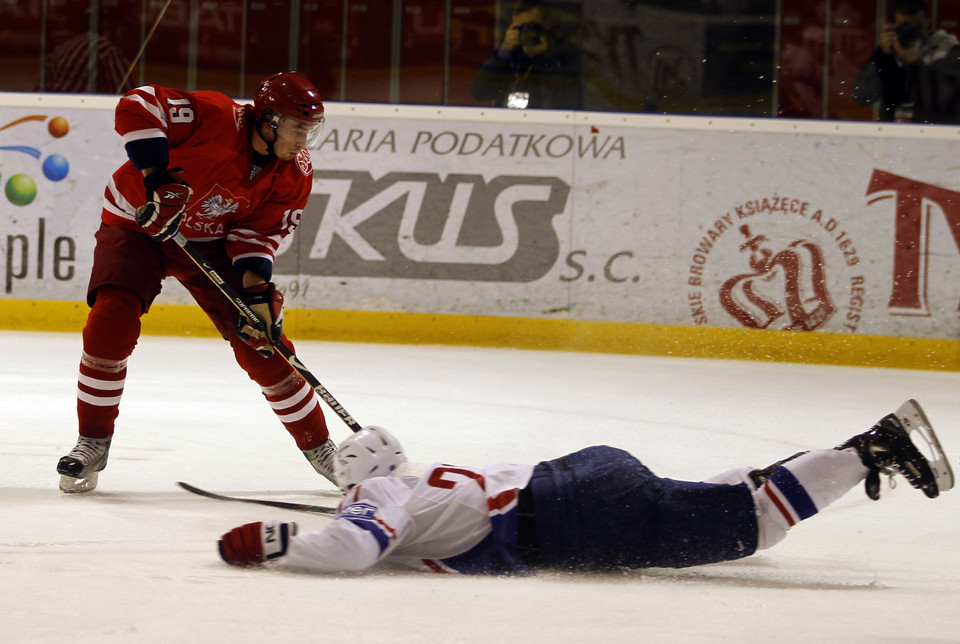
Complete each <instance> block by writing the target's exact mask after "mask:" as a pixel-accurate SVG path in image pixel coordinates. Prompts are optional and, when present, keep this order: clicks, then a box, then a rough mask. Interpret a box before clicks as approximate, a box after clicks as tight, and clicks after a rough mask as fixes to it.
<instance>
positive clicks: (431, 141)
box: [0, 103, 960, 338]
mask: <svg viewBox="0 0 960 644" xmlns="http://www.w3.org/2000/svg"><path fill="white" fill-rule="evenodd" d="M2 115H3V116H2V117H0V121H2V122H0V182H2V184H3V186H4V190H5V192H4V195H3V197H2V201H3V205H2V209H0V249H2V253H3V256H2V267H3V297H5V298H13V299H38V300H67V301H82V300H83V296H84V289H85V287H86V279H87V275H88V273H89V268H90V256H91V254H92V248H93V232H94V231H95V230H96V227H97V226H98V223H99V212H100V202H101V199H102V194H103V186H104V184H105V183H106V180H107V177H108V176H109V175H110V173H111V172H112V171H113V169H114V168H115V167H116V166H117V165H118V164H119V163H121V162H122V161H123V160H124V155H123V149H122V146H121V145H120V142H119V138H118V137H117V136H116V134H115V133H114V132H113V123H112V110H110V109H62V108H61V109H56V110H37V109H32V108H26V107H11V108H5V109H4V110H3V112H2ZM490 115H491V111H489V110H487V111H483V110H473V109H468V108H444V109H427V108H419V109H417V108H399V107H392V108H390V109H389V110H388V109H385V108H383V107H377V106H348V105H345V104H339V105H338V104H335V103H332V104H330V105H329V106H328V122H327V125H326V127H325V129H324V133H323V138H322V140H321V141H320V143H319V144H318V147H317V149H315V150H313V151H312V157H313V165H314V174H313V190H312V196H311V198H310V201H309V203H308V205H307V207H306V209H305V210H304V212H303V215H302V218H301V221H300V225H299V228H298V229H297V231H296V233H294V235H292V236H290V237H288V238H287V239H286V240H285V242H284V244H283V246H282V247H281V249H280V252H279V253H278V255H277V258H276V266H275V281H276V282H277V283H278V285H279V286H280V287H281V288H282V289H283V291H284V293H285V296H286V300H287V306H288V307H290V308H299V309H334V310H344V311H374V312H379V311H382V312H400V313H403V312H407V313H428V314H453V315H483V316H510V317H522V318H540V319H558V320H583V321H606V322H624V323H639V324H664V325H680V326H700V327H727V328H750V329H781V330H785V329H789V330H798V331H812V332H823V331H826V332H832V333H845V334H869V335H890V336H905V337H930V338H954V337H956V334H957V331H956V327H957V310H958V302H960V286H957V285H958V284H960V280H958V279H957V278H958V276H960V252H958V248H960V178H958V177H957V176H956V173H955V172H954V171H952V170H951V168H950V167H949V164H948V163H945V162H944V160H945V159H949V158H951V157H950V152H951V150H952V148H954V147H955V145H956V142H955V140H954V139H955V138H956V136H957V134H956V133H955V132H952V131H950V130H948V129H946V128H941V129H940V130H938V129H937V128H926V129H925V130H923V131H922V132H921V130H920V129H909V128H910V127H912V126H901V127H900V128H897V127H896V126H893V127H890V128H889V129H890V132H882V133H874V132H873V131H869V130H868V129H867V127H868V126H867V125H865V124H858V125H849V126H843V127H841V126H840V125H839V124H836V125H833V124H831V125H830V127H827V126H826V125H825V124H819V125H817V124H812V125H807V124H805V123H802V122H799V121H797V122H794V121H769V122H767V121H747V120H744V119H716V118H697V117H683V118H666V117H652V116H642V115H601V114H590V113H582V114H577V115H576V118H573V117H572V116H571V115H563V114H559V113H552V114H545V115H544V116H543V117H541V118H537V115H536V114H534V113H529V114H527V115H524V116H523V117H522V118H517V117H511V118H503V117H497V118H491V116H490ZM56 119H61V120H56ZM891 133H892V134H891ZM187 180H188V181H189V177H188V178H187ZM158 302H159V303H183V304H186V303H189V297H188V296H187V295H186V294H185V292H183V291H182V289H180V290H178V288H177V286H176V285H175V284H173V285H170V286H169V287H168V286H165V287H164V295H162V296H161V299H160V300H158Z"/></svg>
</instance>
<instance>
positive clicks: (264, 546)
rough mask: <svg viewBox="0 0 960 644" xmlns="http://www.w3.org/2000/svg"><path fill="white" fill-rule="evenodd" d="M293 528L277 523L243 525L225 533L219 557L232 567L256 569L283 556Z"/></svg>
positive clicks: (293, 526) (292, 525) (290, 524)
mask: <svg viewBox="0 0 960 644" xmlns="http://www.w3.org/2000/svg"><path fill="white" fill-rule="evenodd" d="M296 534H297V524H296V523H292V522H290V523H287V522H281V521H267V522H266V523H263V522H260V521H257V522H256V523H247V524H245V525H242V526H240V527H239V528H234V529H233V530H231V531H230V532H227V533H226V534H224V535H223V536H222V537H220V541H218V542H217V546H218V547H219V549H220V557H221V558H222V559H223V560H224V561H226V562H227V563H228V564H231V565H233V566H256V565H258V564H262V563H264V562H265V561H270V560H271V559H276V558H277V557H282V556H283V555H285V554H287V546H288V545H289V543H290V537H293V536H295V535H296Z"/></svg>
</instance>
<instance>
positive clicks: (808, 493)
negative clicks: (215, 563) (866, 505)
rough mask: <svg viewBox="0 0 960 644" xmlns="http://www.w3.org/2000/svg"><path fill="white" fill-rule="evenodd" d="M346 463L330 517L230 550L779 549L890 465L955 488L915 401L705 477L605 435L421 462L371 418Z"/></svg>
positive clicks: (433, 564)
mask: <svg viewBox="0 0 960 644" xmlns="http://www.w3.org/2000/svg"><path fill="white" fill-rule="evenodd" d="M914 441H916V443H915V442H914ZM918 445H920V446H925V447H927V448H928V454H930V457H929V459H928V458H927V457H925V456H924V455H923V454H922V453H921V451H920V449H918ZM335 467H336V475H337V480H338V481H339V482H340V486H341V488H342V489H343V490H344V491H345V492H346V496H345V498H344V499H343V501H342V502H341V504H340V507H339V508H338V512H337V515H336V517H335V519H334V520H333V522H332V523H330V524H329V525H328V526H327V527H326V528H325V529H323V530H321V531H318V532H311V533H308V534H303V535H297V525H296V524H295V523H292V522H279V521H271V522H265V523H264V522H257V523H248V524H246V525H243V526H240V527H238V528H234V529H233V530H231V531H230V532H227V533H226V534H224V535H223V536H222V538H221V539H220V541H219V548H220V555H221V557H222V558H223V559H224V560H225V561H226V562H227V563H230V564H235V565H240V566H249V565H257V564H264V563H266V564H268V565H269V566H271V567H278V568H284V569H294V570H306V571H314V572H341V571H360V570H364V569H366V568H369V567H371V566H373V565H374V564H376V563H378V562H380V561H389V562H394V563H399V564H404V565H409V566H413V567H416V568H420V569H424V570H430V571H434V572H457V573H489V574H525V573H530V572H531V571H532V570H533V569H536V568H550V569H562V570H573V569H584V570H603V569H616V568H646V567H674V568H676V567H685V566H697V565H701V564H708V563H716V562H720V561H730V560H734V559H739V558H742V557H747V556H749V555H752V554H753V553H754V552H756V551H757V550H763V549H766V548H770V547H771V546H773V545H775V544H776V543H778V542H779V541H780V540H781V539H783V538H784V537H785V536H786V534H787V531H788V530H789V529H790V528H791V527H792V526H794V525H795V524H796V523H798V522H799V521H802V520H804V519H808V518H810V517H812V516H813V515H815V514H816V513H817V512H819V511H820V510H822V509H824V508H825V507H827V506H828V505H830V504H831V503H833V502H834V501H836V500H837V499H839V498H840V497H842V496H843V495H844V494H846V493H847V492H848V491H849V490H851V489H852V488H854V487H856V486H857V485H858V484H859V483H860V482H861V481H863V482H864V483H865V487H866V492H867V495H868V496H869V497H870V498H871V499H874V500H876V499H879V496H880V475H881V474H885V475H889V476H893V475H894V474H899V475H902V476H904V477H905V478H906V479H907V481H908V482H909V483H910V484H911V485H912V486H913V487H915V488H917V489H919V490H921V491H923V492H924V494H926V496H928V497H930V498H935V497H937V496H938V495H939V494H940V493H941V492H944V491H946V490H949V489H950V488H952V487H953V472H952V471H951V469H950V466H949V464H948V462H947V459H946V457H945V456H944V453H943V449H942V448H941V446H940V443H939V440H938V439H937V436H936V434H935V433H934V431H933V429H932V427H931V426H930V423H929V421H928V420H927V418H926V416H925V415H924V412H923V410H922V409H921V408H920V406H919V405H918V404H917V403H916V401H913V400H909V401H907V402H906V403H904V404H903V405H902V406H901V407H900V408H899V409H898V410H897V411H896V412H895V413H893V414H889V415H887V416H885V417H884V418H883V419H881V420H880V421H879V422H878V423H877V424H876V425H875V426H874V427H873V428H871V429H870V430H869V431H867V432H865V433H863V434H859V435H857V436H854V437H853V438H850V439H849V440H847V441H845V442H843V443H842V444H840V445H838V446H837V447H835V448H833V449H819V450H812V451H808V452H801V453H799V454H795V455H793V456H791V457H789V458H787V459H784V460H782V461H779V462H777V463H774V464H773V465H770V466H769V467H766V468H764V469H754V468H749V467H745V468H740V469H735V470H731V471H729V472H726V473H724V474H721V475H718V476H716V477H712V478H710V479H708V480H706V481H703V482H687V481H678V480H673V479H668V478H661V477H659V476H656V475H655V474H653V473H652V472H651V471H650V470H649V469H647V468H646V467H645V466H644V465H643V464H641V463H640V461H638V460H637V459H636V458H634V457H633V456H631V455H630V454H628V453H627V452H625V451H623V450H619V449H616V448H613V447H607V446H596V447H588V448H586V449H583V450H580V451H578V452H574V453H573V454H569V455H567V456H564V457H561V458H558V459H555V460H551V461H543V462H541V463H539V464H537V465H512V464H498V465H488V466H486V467H483V468H479V469H475V468H471V467H454V466H450V465H440V464H434V465H430V466H428V467H423V466H415V465H414V464H412V463H410V462H408V461H407V459H406V456H405V455H404V452H403V449H402V448H401V446H400V444H399V443H398V442H397V440H396V439H395V438H394V437H393V436H392V435H390V434H389V433H388V432H387V431H386V430H384V429H383V428H381V427H376V426H369V427H365V428H363V429H362V430H361V431H359V432H357V433H356V434H354V435H352V436H350V437H349V438H347V439H346V440H345V441H343V443H342V444H341V445H340V447H339V450H338V454H337V460H336V466H335Z"/></svg>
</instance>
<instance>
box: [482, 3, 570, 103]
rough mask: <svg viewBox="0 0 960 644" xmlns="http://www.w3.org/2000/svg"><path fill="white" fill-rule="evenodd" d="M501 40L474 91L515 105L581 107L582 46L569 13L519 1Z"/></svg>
mask: <svg viewBox="0 0 960 644" xmlns="http://www.w3.org/2000/svg"><path fill="white" fill-rule="evenodd" d="M511 16H512V20H511V22H510V26H509V27H508V28H507V31H506V34H505V35H504V38H503V43H502V44H501V45H500V47H499V48H498V49H497V50H496V51H495V52H494V53H493V55H492V56H490V58H488V59H487V60H486V61H484V63H483V65H481V66H480V69H479V70H477V73H476V75H475V76H474V78H473V82H472V83H471V84H470V94H471V95H472V96H473V97H474V98H475V99H477V100H478V101H493V104H494V105H496V106H498V107H510V108H514V109H525V108H528V107H529V108H546V109H567V110H570V109H574V110H575V109H580V107H581V93H580V50H579V49H578V48H577V46H576V44H575V42H574V38H573V37H572V34H571V33H570V31H571V30H570V29H569V28H568V27H569V24H570V22H571V21H570V20H566V19H565V12H562V11H560V10H557V9H554V8H552V7H549V6H548V5H547V4H546V3H543V2H539V1H537V0H520V2H517V4H515V5H514V7H513V10H512V12H511Z"/></svg>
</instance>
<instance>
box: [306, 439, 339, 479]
mask: <svg viewBox="0 0 960 644" xmlns="http://www.w3.org/2000/svg"><path fill="white" fill-rule="evenodd" d="M303 455H304V456H306V457H307V460H308V461H310V464H311V465H313V469H315V470H316V471H317V474H319V475H320V476H322V477H324V478H325V479H327V480H328V481H330V482H331V483H333V484H334V485H337V477H336V475H335V474H334V473H333V464H334V462H335V461H336V460H337V444H336V443H334V442H333V439H330V438H328V439H327V440H325V441H324V442H322V443H320V444H319V445H318V446H317V447H314V448H313V449H305V450H303Z"/></svg>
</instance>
